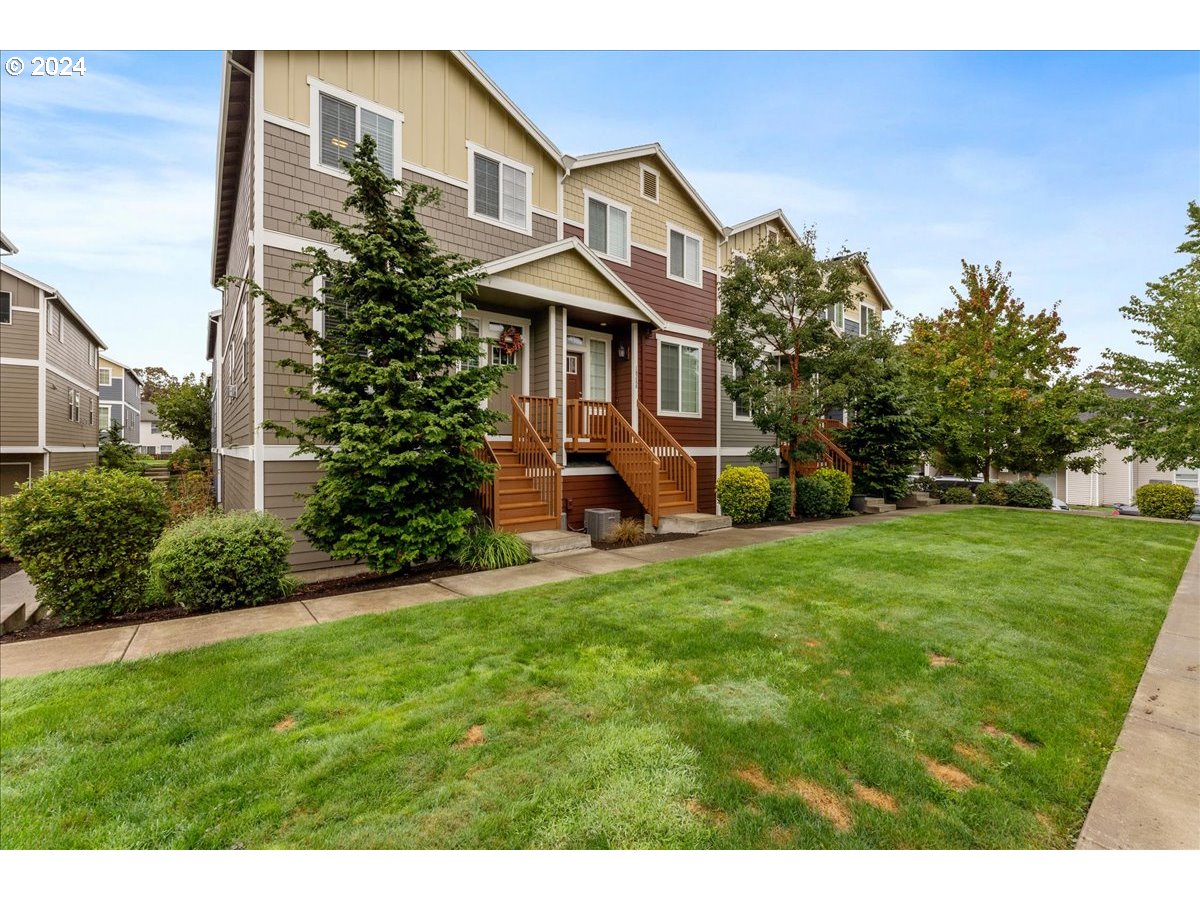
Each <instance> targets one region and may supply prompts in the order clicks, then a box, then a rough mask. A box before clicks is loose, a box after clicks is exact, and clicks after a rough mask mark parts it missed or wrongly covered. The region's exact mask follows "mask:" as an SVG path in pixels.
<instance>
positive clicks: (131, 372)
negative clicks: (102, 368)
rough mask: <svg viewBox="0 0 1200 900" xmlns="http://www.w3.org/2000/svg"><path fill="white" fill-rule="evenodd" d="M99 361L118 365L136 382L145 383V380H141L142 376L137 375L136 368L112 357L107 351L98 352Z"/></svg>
mask: <svg viewBox="0 0 1200 900" xmlns="http://www.w3.org/2000/svg"><path fill="white" fill-rule="evenodd" d="M105 349H108V348H107V347H106V348H105ZM100 361H101V362H106V363H108V364H110V365H113V366H120V367H121V368H122V369H124V370H125V371H126V372H128V373H129V375H130V377H131V378H133V380H134V381H136V382H137V383H138V384H145V382H144V381H142V376H140V375H138V373H137V370H136V369H134V368H133V366H127V365H125V363H123V362H121V361H120V360H117V359H113V358H112V357H111V356H109V355H108V354H107V353H101V354H100Z"/></svg>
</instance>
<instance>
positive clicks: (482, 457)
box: [475, 441, 500, 527]
mask: <svg viewBox="0 0 1200 900" xmlns="http://www.w3.org/2000/svg"><path fill="white" fill-rule="evenodd" d="M475 458H476V459H478V460H479V461H480V462H484V463H491V465H492V466H493V468H492V475H491V477H490V478H485V479H484V481H483V483H482V484H481V485H479V511H480V512H481V513H483V517H484V518H485V519H487V520H488V521H489V522H490V523H491V524H492V526H493V527H494V526H495V525H496V484H497V483H498V482H499V481H500V460H498V459H496V453H495V451H494V450H492V445H491V444H489V443H488V442H487V441H484V442H483V446H482V447H479V448H477V449H476V450H475Z"/></svg>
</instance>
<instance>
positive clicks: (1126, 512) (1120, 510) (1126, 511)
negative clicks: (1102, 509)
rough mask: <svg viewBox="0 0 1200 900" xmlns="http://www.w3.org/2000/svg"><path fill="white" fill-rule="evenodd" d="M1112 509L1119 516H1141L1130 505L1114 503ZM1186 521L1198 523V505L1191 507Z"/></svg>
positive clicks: (1199, 516)
mask: <svg viewBox="0 0 1200 900" xmlns="http://www.w3.org/2000/svg"><path fill="white" fill-rule="evenodd" d="M1113 509H1115V510H1116V511H1117V515H1119V516H1140V515H1141V514H1142V513H1141V511H1140V510H1139V509H1138V508H1137V507H1136V506H1134V505H1133V504H1132V503H1114V504H1113ZM1188 519H1189V520H1190V521H1192V522H1200V503H1197V504H1196V505H1195V506H1193V507H1192V514H1191V515H1190V516H1188Z"/></svg>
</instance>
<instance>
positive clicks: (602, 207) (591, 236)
mask: <svg viewBox="0 0 1200 900" xmlns="http://www.w3.org/2000/svg"><path fill="white" fill-rule="evenodd" d="M587 207H588V208H587V222H586V223H585V225H584V231H585V237H586V239H587V245H588V246H589V247H591V248H592V249H593V250H595V251H596V252H597V253H603V254H604V255H605V256H611V257H613V258H614V259H619V260H621V261H622V262H629V212H630V210H629V207H627V206H619V205H618V204H616V203H613V202H612V201H611V200H606V199H604V198H602V197H593V196H591V195H590V194H589V195H587Z"/></svg>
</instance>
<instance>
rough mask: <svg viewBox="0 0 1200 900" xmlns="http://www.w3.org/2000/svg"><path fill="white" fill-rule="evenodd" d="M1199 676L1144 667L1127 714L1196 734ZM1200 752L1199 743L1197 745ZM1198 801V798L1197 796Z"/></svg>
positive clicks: (1199, 732) (1199, 734)
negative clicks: (1187, 675)
mask: <svg viewBox="0 0 1200 900" xmlns="http://www.w3.org/2000/svg"><path fill="white" fill-rule="evenodd" d="M1198 711H1200V678H1181V677H1180V676H1178V675H1167V674H1160V673H1157V672H1152V671H1151V670H1150V669H1146V674H1145V675H1143V676H1142V683H1141V684H1139V685H1138V689H1137V693H1136V694H1134V695H1133V703H1132V704H1131V705H1130V707H1129V715H1130V716H1131V717H1133V718H1136V719H1141V720H1142V721H1144V722H1154V723H1156V724H1158V725H1162V726H1164V727H1168V728H1177V729H1179V730H1180V731H1185V732H1188V733H1189V734H1193V735H1195V736H1196V737H1198V738H1200V715H1198ZM1197 752H1200V746H1198V747H1197ZM1197 802H1198V803H1200V798H1197Z"/></svg>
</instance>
